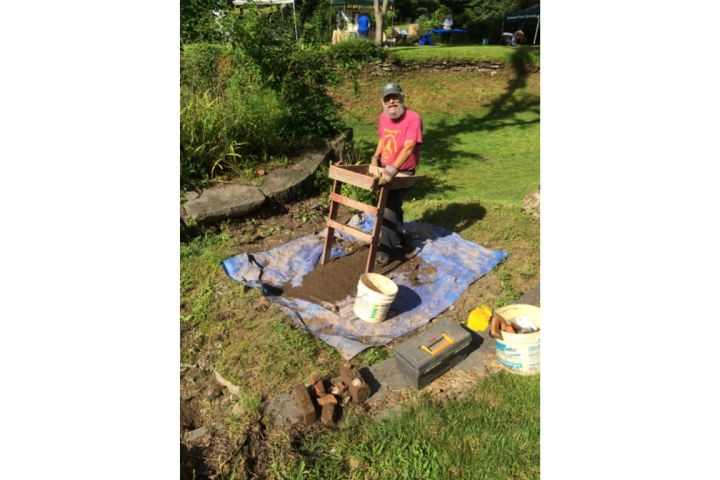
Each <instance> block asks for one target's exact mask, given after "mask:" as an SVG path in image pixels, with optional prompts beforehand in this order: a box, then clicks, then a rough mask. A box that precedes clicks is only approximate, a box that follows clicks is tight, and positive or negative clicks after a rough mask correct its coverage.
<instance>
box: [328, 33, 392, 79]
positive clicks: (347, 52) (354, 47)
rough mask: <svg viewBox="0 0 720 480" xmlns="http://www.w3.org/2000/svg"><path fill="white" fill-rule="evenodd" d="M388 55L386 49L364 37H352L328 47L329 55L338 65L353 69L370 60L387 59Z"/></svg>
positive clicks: (355, 69)
mask: <svg viewBox="0 0 720 480" xmlns="http://www.w3.org/2000/svg"><path fill="white" fill-rule="evenodd" d="M387 55H388V53H387V50H386V49H384V48H383V47H381V46H380V45H377V44H375V42H369V41H367V40H364V39H350V40H348V41H347V42H340V43H338V44H336V45H333V46H332V47H330V48H329V49H328V56H329V57H330V58H331V59H332V60H333V61H334V62H335V64H336V65H337V66H339V67H342V68H345V69H348V70H351V71H357V70H358V69H359V67H360V66H362V65H364V64H366V63H368V62H372V61H377V60H385V59H386V58H387Z"/></svg>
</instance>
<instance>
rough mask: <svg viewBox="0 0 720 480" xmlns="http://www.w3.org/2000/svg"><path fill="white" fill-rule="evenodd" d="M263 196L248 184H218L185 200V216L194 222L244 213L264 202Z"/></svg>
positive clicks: (253, 209) (251, 210)
mask: <svg viewBox="0 0 720 480" xmlns="http://www.w3.org/2000/svg"><path fill="white" fill-rule="evenodd" d="M265 200H266V199H265V196H264V195H263V194H262V192H261V191H260V190H259V189H258V188H256V187H251V186H248V185H235V184H232V185H218V186H215V187H211V188H208V189H207V190H204V191H203V192H202V194H201V195H200V196H199V197H197V198H195V199H193V200H188V201H187V202H185V204H184V205H183V207H185V212H186V214H187V216H189V217H190V218H192V219H194V220H195V221H196V222H199V223H201V222H209V221H214V220H222V219H224V218H228V217H237V216H242V215H246V214H248V213H250V212H253V211H255V210H257V209H258V208H260V207H261V206H262V204H263V203H265Z"/></svg>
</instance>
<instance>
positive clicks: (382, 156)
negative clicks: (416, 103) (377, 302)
mask: <svg viewBox="0 0 720 480" xmlns="http://www.w3.org/2000/svg"><path fill="white" fill-rule="evenodd" d="M404 100H405V94H404V93H403V91H402V88H400V85H398V84H397V83H388V84H387V85H385V86H384V87H383V88H382V92H381V94H380V102H381V104H382V108H383V111H382V113H381V114H380V119H379V120H378V130H377V133H378V137H380V140H379V141H378V145H377V148H376V149H375V153H374V154H373V156H372V159H371V160H370V163H371V164H372V165H375V166H382V167H384V169H383V172H382V176H381V177H380V181H379V182H378V183H379V184H380V185H385V184H386V183H389V182H391V181H392V179H393V178H394V177H395V175H397V173H398V172H403V173H406V174H409V175H414V174H415V169H416V168H417V166H418V164H419V163H420V145H421V144H422V130H423V124H422V119H421V118H420V115H418V114H417V113H416V112H414V111H412V110H410V109H408V108H405V103H404ZM378 162H379V163H380V165H378ZM407 191H408V189H407V188H403V189H396V190H390V191H389V193H388V199H387V205H386V207H385V212H384V214H383V222H382V225H381V229H380V249H379V251H378V253H377V256H376V257H375V264H376V265H378V266H383V265H387V263H388V262H389V261H390V259H391V257H392V256H393V255H395V254H396V253H397V251H398V250H399V249H400V248H401V247H402V244H403V235H402V232H401V230H400V228H401V227H402V222H403V211H402V204H403V200H404V199H405V195H406V193H407Z"/></svg>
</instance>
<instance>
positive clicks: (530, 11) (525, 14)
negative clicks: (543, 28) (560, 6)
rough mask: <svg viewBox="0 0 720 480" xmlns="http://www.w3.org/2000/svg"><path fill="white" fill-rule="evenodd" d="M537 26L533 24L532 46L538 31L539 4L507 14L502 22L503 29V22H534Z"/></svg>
mask: <svg viewBox="0 0 720 480" xmlns="http://www.w3.org/2000/svg"><path fill="white" fill-rule="evenodd" d="M536 19H537V24H535V35H534V36H533V45H535V42H536V41H537V34H538V30H539V29H540V4H539V3H538V4H537V5H533V6H532V7H529V8H525V9H523V10H518V11H517V12H513V13H508V14H507V15H505V20H504V21H503V27H502V28H501V30H502V29H504V27H505V22H522V21H523V20H536Z"/></svg>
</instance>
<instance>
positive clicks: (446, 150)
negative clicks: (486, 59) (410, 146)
mask: <svg viewBox="0 0 720 480" xmlns="http://www.w3.org/2000/svg"><path fill="white" fill-rule="evenodd" d="M511 65H512V68H513V70H514V75H512V77H511V78H510V80H509V81H508V84H507V87H506V89H505V92H504V93H503V94H502V95H501V96H499V97H498V98H497V99H495V100H494V101H493V102H492V103H491V104H490V108H489V110H488V111H487V112H486V113H485V114H483V115H467V116H463V117H461V118H459V119H458V120H457V121H450V122H448V121H447V120H442V121H440V122H439V123H437V124H435V125H433V127H432V128H431V129H428V130H427V131H426V132H425V134H424V138H423V140H424V141H423V157H422V162H423V163H424V164H426V165H432V166H434V167H438V168H440V169H444V170H449V169H451V168H458V167H459V166H460V165H461V163H460V159H461V158H462V157H465V156H466V155H467V154H465V153H462V152H457V151H455V147H456V146H457V141H458V135H461V134H481V133H482V132H492V131H497V130H501V129H503V128H506V127H526V126H531V125H535V124H537V123H539V122H540V99H539V98H538V97H536V96H535V95H519V94H518V91H519V90H522V89H524V88H525V87H526V86H527V78H528V76H529V75H530V74H531V73H533V72H534V71H535V67H534V66H533V64H532V59H531V55H530V52H529V51H528V50H525V49H517V50H515V52H514V53H513V56H512V61H511ZM528 113H530V114H534V115H532V117H531V118H530V119H528V118H527V114H528ZM522 116H524V117H525V118H522ZM477 161H480V162H486V161H488V159H487V158H486V157H485V156H483V155H482V154H480V155H479V157H478V159H477ZM420 173H422V172H420ZM441 183H442V182H440V183H439V184H435V185H432V184H428V187H427V188H424V189H420V188H417V187H416V188H417V190H418V193H417V196H418V197H419V198H421V197H422V196H424V195H427V194H430V193H433V192H439V191H443V190H444V189H445V188H446V186H445V185H442V184H441Z"/></svg>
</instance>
